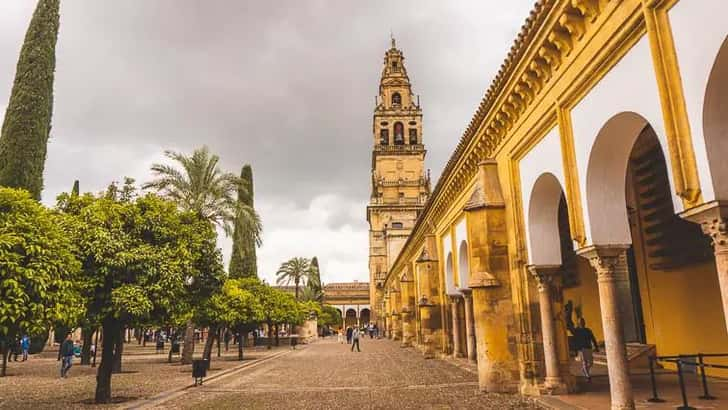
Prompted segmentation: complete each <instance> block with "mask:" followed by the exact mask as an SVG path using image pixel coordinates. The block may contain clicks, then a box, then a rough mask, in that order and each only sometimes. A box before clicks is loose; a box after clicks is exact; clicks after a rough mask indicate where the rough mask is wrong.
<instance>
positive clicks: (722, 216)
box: [681, 201, 728, 329]
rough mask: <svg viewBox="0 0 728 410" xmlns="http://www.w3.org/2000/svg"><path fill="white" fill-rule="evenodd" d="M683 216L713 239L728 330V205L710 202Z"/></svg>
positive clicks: (684, 213) (686, 212)
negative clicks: (727, 223)
mask: <svg viewBox="0 0 728 410" xmlns="http://www.w3.org/2000/svg"><path fill="white" fill-rule="evenodd" d="M681 216H682V217H683V218H685V219H687V220H689V221H691V222H695V223H697V224H699V225H700V228H701V229H702V230H703V233H704V234H706V235H708V236H709V237H710V239H711V242H712V245H713V254H714V255H715V268H716V270H717V271H718V286H719V287H720V296H721V298H722V299H723V315H724V316H725V323H726V329H728V229H727V228H726V222H728V203H720V202H717V201H713V202H709V203H707V204H705V205H701V206H699V207H697V208H693V209H690V210H688V211H685V212H683V213H682V214H681Z"/></svg>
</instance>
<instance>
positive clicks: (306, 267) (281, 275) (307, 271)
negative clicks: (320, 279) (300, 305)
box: [276, 257, 318, 300]
mask: <svg viewBox="0 0 728 410" xmlns="http://www.w3.org/2000/svg"><path fill="white" fill-rule="evenodd" d="M317 272H318V270H317ZM311 274H312V270H311V260H310V259H308V258H301V257H296V258H292V259H289V260H287V261H286V262H283V264H281V267H280V268H278V272H276V275H277V276H278V279H276V283H277V284H279V285H289V284H291V283H293V284H294V286H295V287H296V300H298V299H299V288H300V286H301V284H303V283H305V282H306V281H307V280H309V278H310V277H311Z"/></svg>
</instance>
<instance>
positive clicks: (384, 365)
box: [158, 339, 538, 410]
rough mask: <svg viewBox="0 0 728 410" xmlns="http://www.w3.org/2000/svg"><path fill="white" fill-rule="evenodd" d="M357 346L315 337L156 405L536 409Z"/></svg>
mask: <svg viewBox="0 0 728 410" xmlns="http://www.w3.org/2000/svg"><path fill="white" fill-rule="evenodd" d="M361 348H362V352H361V353H357V352H351V351H350V346H349V345H345V344H339V343H336V342H335V341H334V340H321V341H319V342H317V343H314V344H312V345H309V346H307V347H306V348H305V349H303V350H301V351H297V352H293V353H292V354H288V355H285V356H283V357H281V358H277V359H275V360H271V361H269V362H267V363H263V364H261V365H259V366H257V367H255V368H254V369H250V370H249V371H246V372H241V373H240V374H238V375H236V376H235V377H229V378H227V379H225V380H221V381H219V382H212V383H209V384H206V385H204V386H202V387H198V388H195V389H194V390H192V391H190V392H189V393H187V394H185V395H184V396H181V397H178V398H176V399H174V400H172V401H169V402H166V403H164V404H162V405H159V406H158V408H195V409H199V408H203V409H206V408H209V409H213V408H214V409H221V408H246V409H342V408H356V409H398V410H401V409H533V408H538V407H537V406H536V405H535V404H534V403H533V402H531V401H528V400H526V399H523V398H521V397H519V396H515V395H494V394H483V393H480V392H479V391H478V383H477V376H476V375H474V374H472V373H470V372H467V371H465V370H462V369H460V368H459V367H456V366H454V365H453V364H451V363H448V362H446V361H442V360H435V359H433V360H425V359H423V358H422V356H421V355H420V354H419V353H418V352H416V351H414V350H413V349H402V348H400V347H399V344H398V343H396V342H392V341H389V340H376V339H375V340H371V339H365V340H362V343H361Z"/></svg>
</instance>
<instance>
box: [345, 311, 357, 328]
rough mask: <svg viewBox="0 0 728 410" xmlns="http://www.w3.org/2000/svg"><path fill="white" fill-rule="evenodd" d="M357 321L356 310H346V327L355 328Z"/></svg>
mask: <svg viewBox="0 0 728 410" xmlns="http://www.w3.org/2000/svg"><path fill="white" fill-rule="evenodd" d="M356 321H357V317H356V310H354V309H352V308H349V309H346V317H345V318H344V325H345V326H346V327H349V326H351V327H355V326H356Z"/></svg>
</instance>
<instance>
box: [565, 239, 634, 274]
mask: <svg viewBox="0 0 728 410" xmlns="http://www.w3.org/2000/svg"><path fill="white" fill-rule="evenodd" d="M627 249H629V245H622V244H619V245H591V246H587V247H586V248H581V249H579V250H577V251H576V254H577V255H579V256H581V257H582V258H585V259H586V260H588V261H589V264H590V265H591V266H592V268H594V270H595V271H596V273H597V281H614V280H617V275H616V269H615V268H616V267H617V265H619V263H620V256H621V255H622V254H623V253H624V252H626V251H627Z"/></svg>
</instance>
